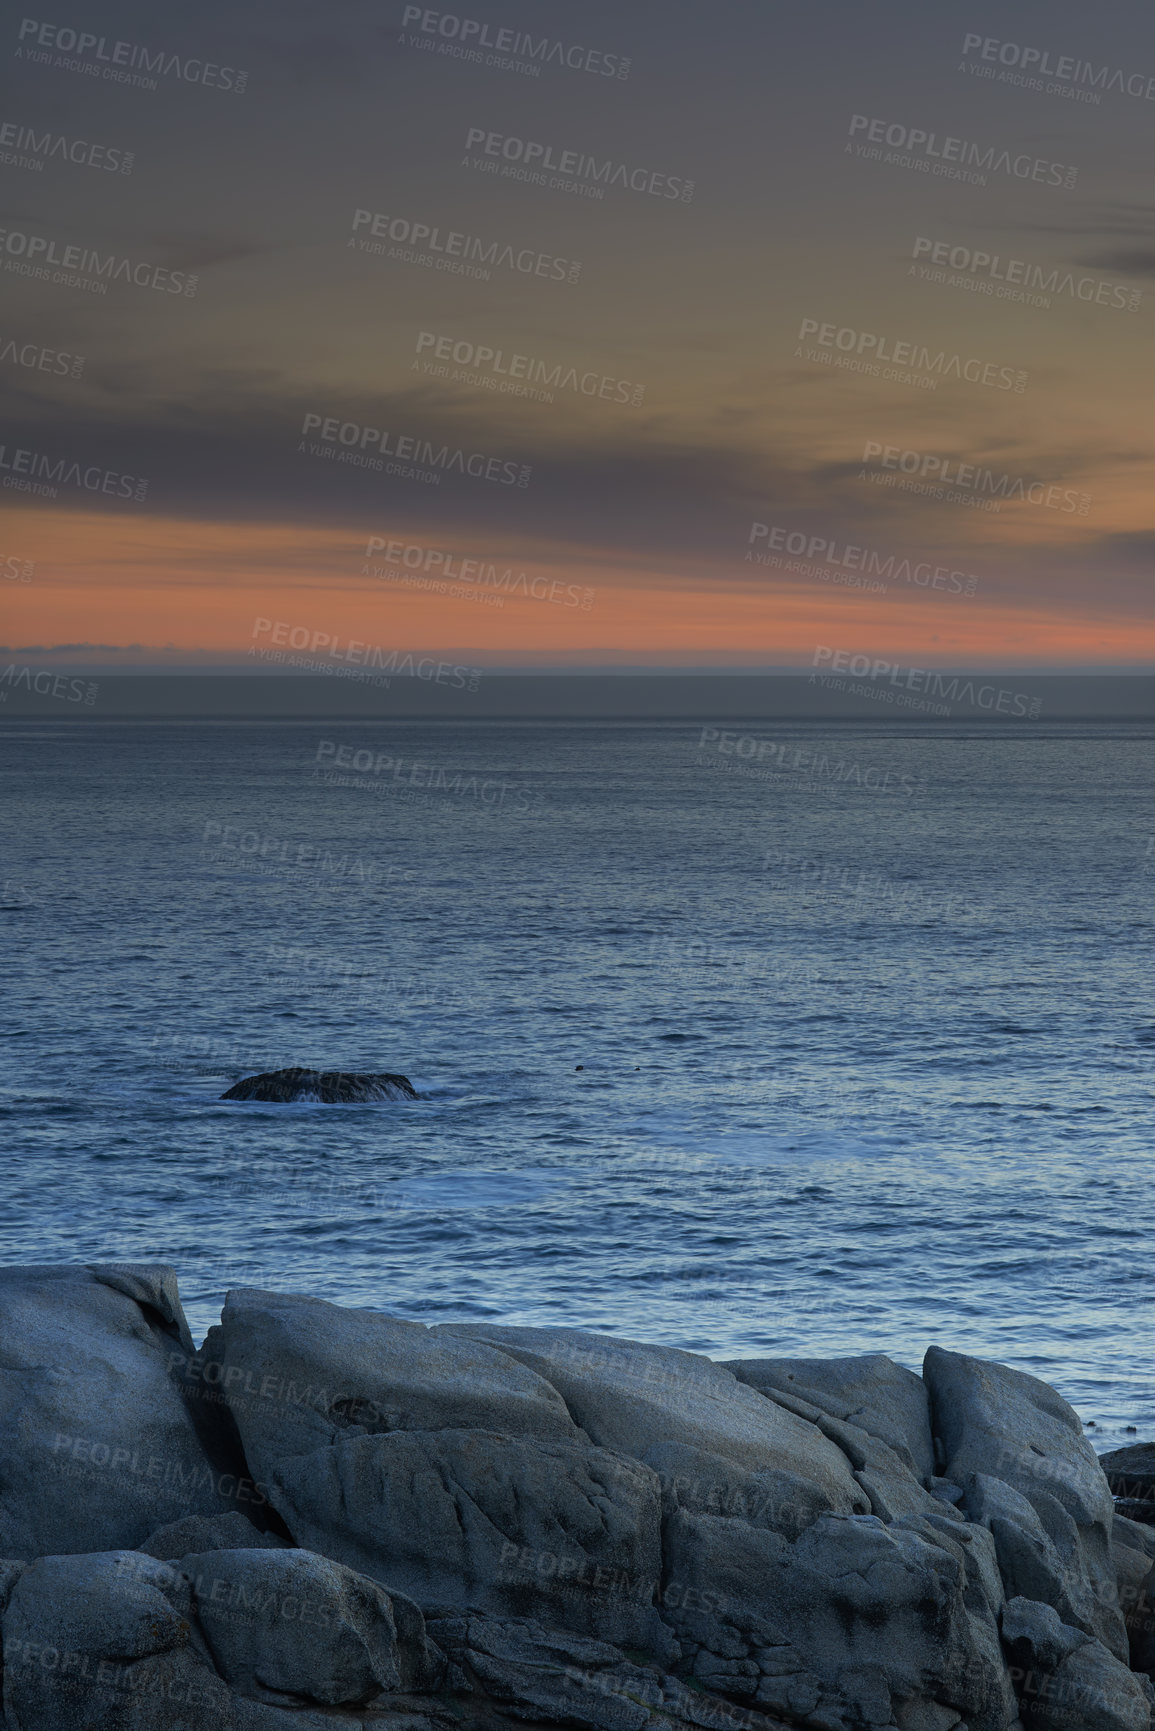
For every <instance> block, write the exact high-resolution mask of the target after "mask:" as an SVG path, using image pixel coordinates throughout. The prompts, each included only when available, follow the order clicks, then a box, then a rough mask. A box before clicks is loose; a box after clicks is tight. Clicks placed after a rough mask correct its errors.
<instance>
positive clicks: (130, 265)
mask: <svg viewBox="0 0 1155 1731" xmlns="http://www.w3.org/2000/svg"><path fill="white" fill-rule="evenodd" d="M0 251H2V252H3V253H5V254H6V255H7V256H6V258H5V260H4V269H5V270H14V271H16V272H17V274H18V275H21V276H38V277H45V276H47V275H48V267H49V266H55V267H56V268H57V269H58V270H59V271H61V272H64V273H71V274H73V275H76V276H77V277H79V278H90V279H91V280H92V281H93V282H99V283H109V282H130V283H133V284H135V286H136V287H137V288H146V289H156V291H157V292H158V293H159V294H170V295H180V294H183V295H194V294H195V293H196V291H197V279H196V277H195V276H191V275H190V274H189V272H188V271H182V270H169V269H167V268H166V266H164V265H159V264H149V263H147V262H146V261H145V260H144V259H131V258H124V257H122V256H121V255H120V254H118V253H114V252H109V253H99V252H97V251H96V249H95V248H94V247H88V246H74V245H71V244H69V243H68V242H57V241H55V240H49V239H47V237H46V236H44V235H40V234H25V233H23V232H22V231H21V230H19V229H11V228H0ZM17 259H19V260H20V263H19V264H16V263H14V262H12V261H14V260H17Z"/></svg>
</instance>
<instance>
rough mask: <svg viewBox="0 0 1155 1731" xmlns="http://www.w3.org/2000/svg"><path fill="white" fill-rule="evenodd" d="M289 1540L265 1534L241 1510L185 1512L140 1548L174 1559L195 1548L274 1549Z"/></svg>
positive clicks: (159, 1529)
mask: <svg viewBox="0 0 1155 1731" xmlns="http://www.w3.org/2000/svg"><path fill="white" fill-rule="evenodd" d="M288 1544H289V1541H288V1539H283V1538H281V1537H280V1536H279V1535H278V1534H276V1533H263V1532H261V1531H260V1529H259V1528H257V1527H254V1525H253V1523H252V1521H250V1520H246V1518H245V1516H244V1515H242V1514H241V1513H240V1512H239V1511H238V1510H236V1509H232V1510H230V1512H229V1513H228V1514H227V1515H186V1516H185V1518H184V1520H183V1521H172V1522H170V1524H169V1525H168V1526H166V1527H159V1528H158V1529H157V1531H156V1532H155V1533H152V1534H151V1535H150V1536H149V1537H148V1538H147V1539H146V1540H145V1542H144V1543H143V1544H142V1545H139V1546H138V1547H137V1549H138V1550H140V1551H143V1552H144V1553H145V1555H146V1556H149V1557H160V1558H163V1559H165V1560H168V1561H171V1560H173V1559H176V1558H178V1557H186V1556H188V1555H189V1553H190V1552H192V1551H239V1550H243V1549H247V1550H252V1551H275V1550H281V1549H284V1548H285V1547H287V1546H288Z"/></svg>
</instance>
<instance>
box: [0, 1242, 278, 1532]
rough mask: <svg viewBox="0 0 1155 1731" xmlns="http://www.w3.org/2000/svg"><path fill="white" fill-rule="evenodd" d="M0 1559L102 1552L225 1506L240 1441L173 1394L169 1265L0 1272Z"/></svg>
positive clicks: (182, 1343)
mask: <svg viewBox="0 0 1155 1731" xmlns="http://www.w3.org/2000/svg"><path fill="white" fill-rule="evenodd" d="M0 1341H2V1342H3V1349H2V1351H0V1462H2V1471H0V1555H2V1556H6V1557H17V1558H23V1559H25V1560H27V1561H31V1560H32V1559H33V1558H35V1557H42V1556H46V1555H51V1554H53V1553H56V1552H71V1551H96V1550H111V1549H115V1548H118V1547H121V1546H133V1545H138V1544H140V1543H141V1541H142V1540H144V1539H145V1538H147V1537H148V1535H149V1533H151V1532H153V1531H155V1529H156V1528H157V1527H158V1526H160V1525H161V1524H162V1523H164V1522H166V1521H172V1520H178V1519H180V1518H181V1517H182V1516H184V1515H190V1514H196V1515H215V1514H221V1513H223V1512H225V1511H226V1510H228V1509H229V1508H230V1507H235V1506H236V1504H235V1501H234V1498H235V1494H236V1490H237V1486H238V1484H239V1482H240V1481H241V1480H242V1479H243V1478H244V1477H245V1467H244V1461H243V1459H242V1457H241V1455H240V1452H239V1449H237V1448H235V1446H230V1438H229V1436H228V1435H227V1434H226V1433H224V1432H222V1430H221V1428H220V1426H219V1424H217V1423H215V1422H214V1415H211V1414H199V1413H197V1412H196V1411H194V1410H193V1409H192V1408H191V1407H190V1406H189V1404H188V1403H187V1402H186V1401H185V1400H184V1398H183V1396H182V1393H181V1388H180V1373H181V1371H182V1370H183V1367H184V1366H185V1365H186V1364H187V1362H188V1359H189V1357H190V1356H191V1353H192V1341H191V1339H190V1337H189V1333H188V1326H187V1324H186V1323H185V1320H184V1316H183V1314H182V1312H181V1309H180V1300H179V1298H178V1296H177V1288H176V1276H175V1275H174V1274H173V1272H172V1270H171V1269H158V1268H135V1267H129V1266H127V1265H122V1264H116V1265H112V1264H105V1265H102V1266H93V1267H91V1268H79V1267H78V1268H69V1267H45V1268H18V1269H14V1268H6V1269H0Z"/></svg>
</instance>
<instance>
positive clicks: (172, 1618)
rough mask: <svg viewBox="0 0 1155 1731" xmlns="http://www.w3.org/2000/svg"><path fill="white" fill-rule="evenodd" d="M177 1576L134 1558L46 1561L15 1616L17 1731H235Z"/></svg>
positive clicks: (9, 1643)
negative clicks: (178, 1589)
mask: <svg viewBox="0 0 1155 1731" xmlns="http://www.w3.org/2000/svg"><path fill="white" fill-rule="evenodd" d="M172 1587H173V1579H172V1570H171V1569H170V1568H169V1567H168V1566H167V1565H166V1564H164V1563H161V1562H158V1561H156V1560H155V1559H154V1558H151V1557H142V1556H140V1555H138V1554H137V1553H134V1552H131V1551H112V1552H104V1553H100V1554H97V1555H92V1556H58V1557H43V1558H41V1559H40V1560H39V1561H37V1562H35V1563H32V1564H30V1565H29V1567H28V1568H27V1569H25V1570H24V1572H23V1573H22V1575H21V1576H20V1579H19V1580H18V1581H17V1583H16V1585H15V1588H14V1589H13V1593H12V1598H11V1600H10V1602H9V1605H8V1609H7V1611H6V1612H5V1615H4V1712H5V1719H6V1723H7V1726H8V1731H231V1728H232V1723H233V1719H232V1703H231V1699H230V1696H229V1692H228V1690H227V1689H226V1688H225V1685H224V1684H223V1683H222V1682H221V1680H220V1678H219V1677H217V1675H216V1674H215V1672H214V1671H213V1669H212V1667H211V1665H210V1664H209V1663H208V1662H207V1660H206V1659H205V1657H204V1656H203V1655H202V1654H201V1653H200V1652H198V1650H197V1646H196V1643H195V1640H194V1631H193V1629H192V1625H191V1621H190V1618H189V1615H188V1610H187V1594H184V1595H182V1594H181V1593H179V1592H178V1593H177V1594H176V1595H175V1602H174V1594H173V1592H172Z"/></svg>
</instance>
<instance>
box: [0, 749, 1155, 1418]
mask: <svg viewBox="0 0 1155 1731" xmlns="http://www.w3.org/2000/svg"><path fill="white" fill-rule="evenodd" d="M704 731H706V737H705V739H703V733H704ZM716 731H717V735H718V737H717V738H710V737H709V732H708V730H703V728H702V727H701V726H700V725H698V724H696V723H695V724H686V725H654V726H641V725H637V726H627V725H622V726H617V725H562V724H558V725H541V724H533V725H521V724H513V723H510V724H497V723H494V724H489V725H485V724H476V723H470V724H469V725H468V726H465V725H459V724H455V723H409V724H406V723H380V724H376V723H367V722H355V723H348V724H337V723H324V724H318V723H311V724H286V725H261V724H253V725H227V724H208V725H203V726H178V725H127V724H126V725H118V724H111V723H110V724H100V723H89V724H81V725H77V724H68V723H63V722H62V723H51V724H50V723H46V722H40V721H36V722H28V723H25V724H21V723H10V724H7V725H5V726H4V727H3V728H2V729H0V748H2V756H3V771H2V776H3V794H4V803H5V809H6V812H7V814H8V815H7V820H6V834H7V840H6V843H5V852H4V867H3V874H2V875H3V880H4V881H3V891H2V894H0V903H2V905H3V911H2V912H0V921H2V922H3V932H4V937H5V940H6V942H5V951H6V956H7V960H6V963H5V967H4V981H5V991H4V999H5V1003H4V1014H3V1024H4V1026H3V1042H4V1046H3V1059H2V1062H3V1070H2V1082H3V1087H2V1090H0V1120H2V1139H3V1145H4V1147H5V1150H6V1158H5V1160H4V1161H3V1165H2V1167H0V1259H2V1260H3V1261H5V1262H49V1261H58V1260H63V1261H77V1262H84V1261H95V1260H110V1259H116V1260H121V1259H123V1260H151V1259H161V1260H164V1261H167V1262H172V1263H173V1264H175V1265H176V1267H177V1269H178V1270H179V1273H180V1278H181V1286H182V1291H183V1294H184V1299H185V1303H186V1307H187V1309H188V1312H189V1316H190V1320H191V1322H192V1325H193V1328H194V1332H195V1333H196V1334H197V1335H198V1337H199V1335H200V1333H202V1332H203V1331H204V1329H205V1328H207V1327H208V1326H209V1325H210V1323H212V1322H213V1321H215V1320H216V1318H217V1315H218V1313H219V1309H220V1304H221V1301H222V1298H223V1295H224V1292H225V1291H226V1289H227V1288H229V1287H231V1286H242V1285H247V1286H258V1287H269V1288H276V1289H280V1290H289V1291H299V1292H307V1293H312V1294H314V1295H317V1296H320V1297H324V1298H329V1299H332V1300H334V1301H336V1302H338V1303H341V1304H346V1305H361V1306H368V1307H370V1308H373V1309H379V1310H386V1311H390V1312H394V1313H396V1314H398V1315H401V1316H405V1317H410V1318H414V1319H418V1320H422V1321H427V1322H435V1321H446V1320H469V1319H484V1320H497V1321H502V1322H511V1323H523V1324H533V1325H542V1324H564V1325H567V1326H574V1327H581V1328H588V1329H595V1330H601V1331H606V1332H610V1333H614V1334H619V1335H626V1336H633V1337H636V1338H641V1339H645V1340H652V1341H660V1342H665V1343H667V1344H670V1345H676V1346H681V1347H687V1348H690V1349H693V1350H695V1351H700V1352H705V1353H708V1354H710V1355H711V1356H714V1357H729V1356H738V1355H777V1354H790V1355H796V1354H805V1355H813V1354H820V1355H841V1354H849V1353H858V1352H867V1351H876V1350H881V1351H884V1352H887V1353H890V1354H891V1355H892V1356H893V1357H895V1358H897V1359H899V1360H900V1361H902V1362H903V1363H906V1364H908V1365H911V1366H912V1367H915V1368H917V1366H918V1364H919V1362H920V1360H921V1357H922V1354H923V1352H924V1351H925V1349H926V1347H927V1345H928V1344H929V1343H930V1342H932V1341H935V1342H938V1343H940V1344H941V1345H944V1346H948V1347H952V1348H955V1349H958V1350H962V1351H965V1352H971V1353H977V1354H979V1355H984V1356H990V1357H994V1358H998V1359H1001V1360H1003V1361H1005V1362H1007V1363H1010V1364H1013V1365H1017V1366H1019V1367H1020V1368H1022V1369H1025V1370H1028V1371H1031V1372H1033V1373H1034V1374H1036V1375H1039V1376H1042V1377H1045V1378H1047V1379H1048V1380H1049V1381H1051V1382H1053V1383H1054V1384H1055V1385H1056V1386H1057V1387H1058V1388H1060V1389H1061V1390H1062V1392H1063V1393H1064V1394H1066V1395H1067V1397H1068V1398H1069V1399H1070V1400H1072V1401H1073V1402H1074V1403H1075V1404H1076V1406H1077V1407H1078V1409H1079V1411H1080V1412H1081V1414H1082V1415H1083V1417H1084V1420H1085V1421H1091V1420H1094V1421H1095V1431H1094V1432H1092V1434H1097V1435H1098V1437H1099V1438H1100V1441H1101V1446H1104V1445H1109V1444H1116V1443H1118V1442H1121V1441H1122V1440H1124V1438H1123V1427H1124V1426H1126V1425H1129V1424H1135V1425H1137V1426H1138V1427H1139V1431H1140V1434H1141V1435H1143V1434H1146V1435H1150V1434H1152V1433H1153V1432H1155V1386H1153V1378H1152V1355H1153V1350H1155V1349H1153V1332H1152V1291H1153V1285H1155V1201H1153V1187H1152V1176H1153V1170H1155V1161H1153V1154H1152V1106H1153V1103H1155V1067H1153V1066H1155V1002H1153V999H1152V981H1153V978H1155V971H1153V967H1152V962H1153V957H1155V946H1153V940H1152V889H1153V887H1155V842H1153V840H1152V837H1153V836H1155V812H1153V810H1152V797H1151V774H1150V765H1151V743H1152V733H1153V731H1155V730H1153V729H1152V728H1150V727H1148V726H1144V725H1117V726H1116V725H1094V726H1092V725H1088V726H1062V725H1057V724H1050V725H1049V724H1046V723H1044V722H1038V723H1034V724H1022V725H1015V724H1006V725H1003V726H981V725H977V726H976V725H972V726H969V727H968V726H962V725H957V724H953V723H951V724H946V725H944V726H941V727H936V728H935V729H934V730H933V731H930V730H929V729H924V730H923V731H922V732H919V731H917V730H916V729H914V730H908V729H899V728H896V727H891V728H890V729H887V728H886V727H885V726H884V725H883V726H876V725H873V724H871V725H858V726H843V727H825V728H821V727H811V726H797V725H795V726H782V725H778V724H773V723H764V724H752V723H743V724H740V725H736V724H729V726H728V735H729V739H728V743H727V740H726V739H724V738H723V737H722V735H723V727H722V724H721V723H719V724H718V728H717V730H716ZM723 748H724V749H723ZM289 1064H306V1065H315V1066H318V1067H325V1068H333V1069H339V1068H344V1069H356V1068H364V1069H380V1070H396V1071H401V1072H402V1073H404V1074H406V1075H408V1076H409V1077H410V1078H411V1079H412V1081H413V1082H414V1084H415V1085H416V1087H417V1088H418V1089H419V1090H420V1093H421V1098H420V1099H419V1100H418V1101H415V1102H411V1103H397V1102H394V1103H388V1104H382V1105H373V1106H346V1107H332V1106H321V1105H316V1104H301V1105H295V1106H272V1105H260V1104H251V1103H250V1104H231V1103H222V1102H221V1101H220V1099H219V1096H220V1094H221V1093H222V1092H223V1091H224V1089H225V1088H226V1087H228V1086H229V1085H230V1084H231V1083H232V1082H233V1081H235V1080H236V1079H237V1078H238V1077H240V1076H242V1075H246V1074H251V1073H253V1072H255V1071H258V1070H262V1069H268V1068H272V1067H279V1066H283V1065H289Z"/></svg>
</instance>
